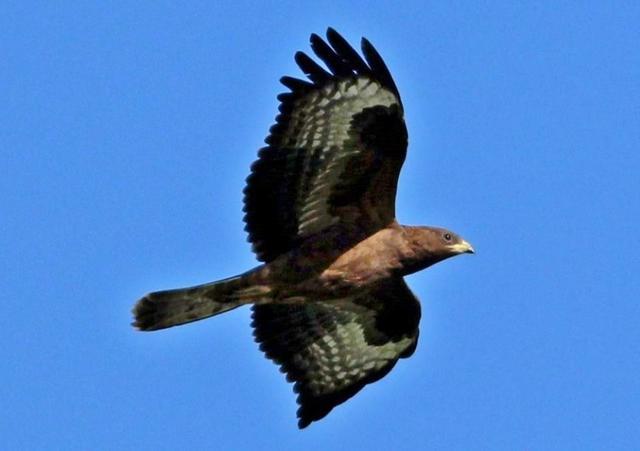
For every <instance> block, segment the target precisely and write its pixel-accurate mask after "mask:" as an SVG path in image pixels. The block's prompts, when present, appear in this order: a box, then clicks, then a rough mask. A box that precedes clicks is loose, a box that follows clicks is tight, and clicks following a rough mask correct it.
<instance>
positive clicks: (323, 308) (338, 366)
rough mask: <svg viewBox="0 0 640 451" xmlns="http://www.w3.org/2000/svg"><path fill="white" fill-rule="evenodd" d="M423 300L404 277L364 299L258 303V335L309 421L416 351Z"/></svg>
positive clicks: (301, 419) (255, 324)
mask: <svg viewBox="0 0 640 451" xmlns="http://www.w3.org/2000/svg"><path fill="white" fill-rule="evenodd" d="M419 321H420V304H419V303H418V300H417V299H416V298H415V296H414V295H413V293H411V290H409V288H408V287H407V285H406V283H405V282H404V280H402V279H397V280H393V281H390V282H388V283H387V284H386V285H385V286H384V287H380V288H379V289H378V290H376V291H375V292H372V293H369V294H368V295H365V296H361V297H359V298H353V299H351V298H349V299H336V300H333V301H323V302H313V301H312V300H310V301H309V302H301V303H296V304H264V305H254V306H253V323H252V325H253V327H254V336H255V338H256V341H257V342H258V343H260V349H261V350H262V351H264V352H265V354H266V356H267V357H268V358H269V359H271V360H273V361H274V362H275V363H277V364H278V365H281V371H283V372H285V373H286V374H287V380H288V381H289V382H294V383H295V385H294V391H295V392H296V393H298V404H299V405H300V408H299V409H298V419H299V421H298V426H299V427H300V428H304V427H306V426H308V425H309V424H310V423H311V422H312V421H316V420H319V419H321V418H323V417H324V416H325V415H327V414H328V413H329V412H330V411H331V409H333V408H334V407H335V406H337V405H338V404H341V403H343V402H345V401H346V400H347V399H349V398H350V397H352V396H353V395H355V394H356V393H357V392H358V391H360V390H361V389H362V388H363V387H364V386H365V385H367V384H370V383H372V382H375V381H377V380H379V379H380V378H382V377H384V376H385V375H386V374H387V373H388V372H389V371H391V369H392V368H393V366H394V365H395V364H396V362H397V361H398V359H399V358H402V357H409V356H410V355H411V354H413V351H414V350H415V348H416V344H417V340H418V323H419Z"/></svg>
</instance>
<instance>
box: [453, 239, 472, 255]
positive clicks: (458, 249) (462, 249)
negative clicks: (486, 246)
mask: <svg viewBox="0 0 640 451" xmlns="http://www.w3.org/2000/svg"><path fill="white" fill-rule="evenodd" d="M451 249H452V250H453V251H454V252H455V253H457V254H475V253H476V251H475V250H474V249H473V246H472V245H471V244H469V243H468V242H467V241H465V240H462V241H461V242H459V243H456V244H452V245H451Z"/></svg>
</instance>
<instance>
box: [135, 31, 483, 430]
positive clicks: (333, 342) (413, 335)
mask: <svg viewBox="0 0 640 451" xmlns="http://www.w3.org/2000/svg"><path fill="white" fill-rule="evenodd" d="M361 47H362V56H361V55H360V54H358V52H357V51H355V50H354V49H353V47H351V46H350V45H349V44H348V43H347V41H346V40H345V39H344V38H343V37H342V36H341V35H339V34H338V33H337V32H336V31H335V30H333V29H332V28H329V29H328V30H327V34H326V41H325V40H323V39H322V38H320V37H319V36H318V35H316V34H312V35H311V48H312V50H313V52H314V53H315V54H316V56H317V57H318V58H319V59H320V60H321V61H322V62H323V63H324V64H325V66H326V68H323V67H321V66H320V65H319V64H318V63H316V62H315V61H314V60H313V59H312V58H310V57H309V56H308V55H306V54H305V53H303V52H298V53H296V55H295V61H296V63H297V64H298V66H300V69H302V71H303V72H304V73H305V74H306V76H307V77H308V79H309V81H303V80H300V79H297V78H292V77H283V78H282V79H281V82H282V84H283V85H284V86H286V87H287V88H288V89H289V91H288V92H285V93H283V94H280V95H279V96H278V100H279V101H280V107H279V111H280V114H278V116H277V117H276V124H275V125H273V126H272V127H271V129H270V134H269V136H268V137H267V138H266V140H265V143H266V144H267V146H266V147H264V148H262V149H261V150H260V151H259V152H258V159H257V161H256V162H255V163H254V164H253V165H252V167H251V174H250V175H249V177H248V178H247V184H246V188H245V190H244V212H245V213H246V214H245V217H244V220H245V222H246V231H247V232H248V235H249V238H248V239H249V241H250V242H251V243H252V246H253V250H254V252H255V253H256V255H257V258H258V260H260V261H261V262H262V264H260V265H259V266H257V267H255V268H254V269H251V270H250V271H247V272H245V273H243V274H240V275H238V276H235V277H231V278H228V279H224V280H220V281H217V282H212V283H207V284H204V285H199V286H194V287H190V288H181V289H175V290H168V291H158V292H155V293H150V294H147V295H146V296H144V297H143V298H142V299H140V300H139V301H138V303H137V304H136V305H135V307H134V309H133V314H134V316H135V321H134V323H133V325H134V326H135V327H137V328H138V329H140V330H144V331H149V330H157V329H163V328H167V327H172V326H177V325H179V324H184V323H188V322H191V321H197V320H201V319H204V318H207V317H210V316H213V315H217V314H219V313H223V312H226V311H229V310H231V309H234V308H236V307H239V306H241V305H245V304H252V305H253V306H252V309H253V315H252V319H253V322H252V327H253V329H254V336H255V340H256V341H257V342H258V343H259V344H260V349H261V350H262V351H263V352H264V353H265V354H266V356H267V357H268V358H269V359H271V360H273V361H274V362H275V363H276V364H278V365H279V366H280V368H281V371H282V372H284V373H286V375H287V380H288V381H290V382H293V383H294V391H295V392H296V393H297V394H298V398H297V401H298V404H299V409H298V412H297V414H298V426H299V427H300V428H304V427H306V426H308V425H309V424H310V423H311V422H313V421H316V420H319V419H321V418H323V417H324V416H326V415H327V414H328V413H329V412H330V411H331V410H332V409H333V408H334V407H335V406H337V405H338V404H341V403H343V402H344V401H346V400H347V399H349V398H350V397H352V396H353V395H355V394H356V393H357V392H358V391H360V390H361V389H362V388H363V387H364V386H365V385H367V384H370V383H372V382H375V381H377V380H379V379H380V378H382V377H383V376H385V375H386V374H387V373H389V371H390V370H391V369H392V368H393V367H394V365H395V364H396V362H397V361H398V359H400V358H405V357H409V356H410V355H412V354H413V352H414V350H415V349H416V344H417V340H418V323H419V320H420V304H419V302H418V299H417V298H416V296H415V295H414V294H413V293H412V292H411V290H410V289H409V287H408V286H407V284H406V283H405V281H404V279H403V277H404V276H406V275H408V274H411V273H414V272H416V271H420V270H422V269H424V268H427V267H428V266H431V265H433V264H434V263H437V262H439V261H442V260H444V259H446V258H449V257H453V256H455V255H459V254H462V253H473V248H472V247H471V245H470V244H469V243H468V242H467V241H465V240H464V239H462V238H461V237H460V236H458V235H457V234H455V233H453V232H450V231H448V230H445V229H442V228H437V227H413V226H404V225H400V224H399V223H398V222H397V221H396V211H395V197H396V189H397V184H398V176H399V174H400V168H401V166H402V163H403V162H404V160H405V155H406V151H407V129H406V126H405V122H404V119H403V106H402V101H401V99H400V94H399V93H398V89H397V88H396V84H395V82H394V81H393V79H392V77H391V74H390V73H389V70H388V69H387V66H386V65H385V63H384V62H383V60H382V58H381V57H380V55H379V54H378V52H377V51H376V49H375V48H374V47H373V46H372V45H371V43H370V42H369V41H368V40H367V39H364V38H363V39H362V46H361Z"/></svg>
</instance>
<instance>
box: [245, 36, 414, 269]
mask: <svg viewBox="0 0 640 451" xmlns="http://www.w3.org/2000/svg"><path fill="white" fill-rule="evenodd" d="M327 41H328V44H327V43H326V42H324V41H323V40H322V39H321V38H320V37H318V36H317V35H315V34H313V35H311V48H312V49H313V51H314V52H315V54H316V55H317V56H318V58H320V59H321V60H322V61H323V62H324V63H325V64H326V66H327V68H328V69H329V71H326V70H325V69H323V68H321V67H320V66H319V65H318V64H316V63H315V62H314V61H313V60H312V59H311V58H310V57H308V56H307V55H306V54H304V53H302V52H298V53H296V56H295V59H296V62H297V63H298V65H299V66H300V68H301V69H302V70H303V71H304V72H305V73H306V74H307V76H308V77H309V79H310V80H311V82H306V81H302V80H298V79H295V78H291V77H283V78H282V79H281V82H282V83H283V84H284V85H285V86H287V87H288V88H289V89H290V90H291V91H290V92H287V93H284V94H280V95H279V96H278V99H279V100H280V101H281V104H280V107H279V110H280V114H279V115H278V116H277V117H276V124H275V125H274V126H273V127H271V130H270V133H271V134H270V135H269V136H268V137H267V139H266V140H265V142H266V143H267V144H268V146H267V147H264V148H262V149H261V150H260V152H259V153H258V156H259V158H258V160H257V161H256V162H255V163H254V164H253V166H252V173H251V175H249V177H248V178H247V186H246V188H245V191H244V193H245V198H244V201H245V207H244V210H245V212H246V215H245V222H246V224H247V225H246V230H247V231H248V232H249V241H251V242H252V243H253V249H254V251H255V252H256V254H257V256H258V259H260V260H262V261H266V262H268V261H271V260H273V259H274V258H276V257H277V256H278V255H280V254H282V253H284V252H286V251H288V250H290V249H292V248H293V247H295V246H296V243H298V242H300V240H302V239H304V238H306V237H308V236H311V235H313V234H315V233H318V232H320V231H322V230H324V229H325V228H327V227H329V226H332V225H335V224H340V223H344V224H345V225H348V226H351V227H358V228H360V229H362V230H365V231H367V232H374V231H376V230H379V229H380V228H383V227H385V226H386V225H388V224H389V223H390V222H392V221H393V220H394V219H395V195H396V187H397V182H398V175H399V173H400V168H401V166H402V163H403V162H404V159H405V155H406V148H407V130H406V127H405V124H404V119H403V110H402V102H401V101H400V95H399V94H398V90H397V88H396V85H395V83H394V81H393V79H392V78H391V74H390V73H389V71H388V69H387V67H386V66H385V64H384V62H383V60H382V58H381V57H380V55H379V54H378V52H377V51H376V50H375V49H374V47H373V46H372V45H371V44H370V43H369V41H367V40H366V39H363V40H362V53H363V55H364V59H363V58H362V57H360V55H358V53H357V52H356V51H355V50H354V49H353V48H352V47H351V46H350V45H349V44H348V43H347V42H346V41H345V40H344V38H342V36H340V35H339V34H338V33H337V32H336V31H335V30H333V29H331V28H329V29H328V31H327Z"/></svg>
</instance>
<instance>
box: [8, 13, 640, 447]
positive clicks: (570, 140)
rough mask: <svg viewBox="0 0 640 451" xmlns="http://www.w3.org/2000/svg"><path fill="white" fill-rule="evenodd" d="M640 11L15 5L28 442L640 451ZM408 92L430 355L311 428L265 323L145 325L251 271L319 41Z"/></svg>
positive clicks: (15, 318) (22, 417) (403, 186)
mask: <svg viewBox="0 0 640 451" xmlns="http://www.w3.org/2000/svg"><path fill="white" fill-rule="evenodd" d="M638 24H640V3H638V2H632V1H629V2H623V1H618V2H589V1H586V2H519V4H518V5H516V2H506V1H505V2H412V1H407V2H402V3H401V4H397V3H391V2H371V1H366V2H361V1H349V2H275V3H272V4H269V5H266V4H264V5H262V4H259V3H258V2H243V1H234V2H225V3H219V2H218V3H217V2H189V3H188V5H184V4H182V3H178V2H164V1H153V2H144V1H139V2H120V1H115V2H109V3H103V2H75V1H67V2H29V1H20V2H17V1H16V2H14V1H5V2H3V5H2V7H1V14H0V30H2V31H0V59H1V61H0V87H1V88H0V170H1V171H2V174H3V175H2V177H0V287H1V293H2V294H1V295H0V341H1V342H2V346H0V381H1V384H0V437H2V445H1V446H0V447H2V448H4V447H6V449H78V450H87V449H136V450H140V449H154V450H158V449H167V450H174V449H220V450H223V449H229V450H230V449H261V450H282V449H296V450H327V449H337V450H339V449H349V450H352V449H367V450H389V449H394V450H403V449H460V450H469V449H491V450H496V449H508V450H514V449H522V450H524V449H527V450H539V449H562V450H571V449H580V450H584V449H638V447H639V446H640V428H639V427H638V424H639V423H640V378H639V377H638V374H639V373H640V282H639V278H638V271H639V270H640V239H639V238H638V227H637V224H638V218H639V217H640V180H639V178H640V174H639V169H640V156H639V148H640V51H639V47H638V46H639V43H640V26H638ZM329 25H331V26H333V27H335V28H336V29H337V30H338V31H339V32H341V33H342V34H343V35H344V36H345V37H346V38H347V39H348V40H349V41H350V42H352V43H353V44H354V45H356V46H357V45H358V41H359V39H360V37H361V36H366V37H368V38H369V39H370V40H371V41H372V42H373V43H374V45H375V46H376V47H377V49H378V50H379V51H380V53H381V54H382V55H383V57H384V58H385V60H386V62H387V64H388V66H389V67H390V69H391V72H392V73H393V75H394V77H395V80H396V83H397V85H398V87H399V89H400V92H401V94H402V97H403V100H404V105H405V109H406V120H407V124H408V128H409V134H410V147H409V154H408V159H407V161H406V164H405V167H404V170H403V173H402V176H401V179H400V188H399V194H398V200H397V203H398V207H397V211H398V217H399V220H400V221H401V222H403V223H406V224H431V225H442V226H446V227H448V228H450V229H452V230H454V231H456V232H458V233H460V234H461V235H463V236H464V237H465V238H467V239H468V240H469V241H470V242H471V243H472V244H473V245H474V246H475V248H476V250H477V255H475V256H461V257H458V258H455V259H452V260H449V261H446V262H444V263H441V264H439V265H437V266H435V267H433V268H431V269H429V270H427V271H424V272H421V273H418V274H415V275H413V276H411V277H409V284H410V285H411V287H412V289H413V290H414V291H415V293H416V294H417V295H418V296H419V298H420V299H421V301H422V309H423V318H422V322H421V336H420V342H419V345H418V349H417V352H416V353H415V354H414V356H413V357H412V358H411V359H408V360H403V361H401V362H399V363H398V365H397V366H396V368H395V369H394V370H393V371H392V373H391V374H390V375H389V376H387V377H386V378H385V379H383V380H381V381H380V382H378V383H376V384H374V385H371V386H369V387H367V388H365V389H364V390H363V391H362V392H361V393H360V394H358V395H357V396H356V397H355V398H353V399H352V400H350V401H348V402H347V403H346V404H344V405H342V406H339V407H337V408H336V409H335V410H334V411H333V412H332V413H331V414H330V415H329V416H328V417H327V418H325V419H324V420H322V421H321V422H319V423H315V424H313V425H311V426H310V427H309V428H308V429H307V430H304V431H302V432H301V431H299V430H298V429H297V428H296V421H295V410H296V406H295V396H294V395H293V393H292V392H291V386H290V385H289V384H287V383H285V381H284V378H283V376H282V375H281V374H280V373H279V372H278V371H277V367H276V366H275V365H273V364H272V363H271V362H269V361H268V360H266V359H265V358H264V357H263V356H262V354H261V353H260V352H259V351H258V349H257V346H256V345H255V343H253V340H252V337H251V330H250V327H249V323H250V319H249V314H250V312H249V310H248V309H247V308H243V309H237V310H235V311H233V312H231V313H229V314H226V315H223V316H220V317H217V318H213V319H210V320H207V321H202V322H199V323H194V324H191V325H188V326H184V327H180V328H173V329H169V330H165V331H160V332H156V333H141V332H135V331H134V330H133V329H132V328H131V327H130V325H129V323H130V321H131V317H130V309H131V307H132V305H133V304H134V302H135V301H136V300H137V299H138V298H139V297H141V296H142V295H143V294H144V293H146V292H148V291H153V290H159V289H166V288H173V287H179V286H187V285H193V284H197V283H202V282H207V281H211V280H214V279H220V278H224V277H227V276H230V275H234V274H237V273H240V272H242V271H244V270H247V269H249V268H251V267H253V266H254V265H255V264H256V261H255V259H254V257H253V255H252V253H251V251H250V246H249V245H248V244H247V243H246V235H245V232H244V231H243V223H242V212H241V208H242V188H243V186H244V179H245V177H246V175H247V174H248V168H249V165H250V164H251V162H252V161H253V160H254V158H255V155H256V152H257V149H258V148H260V147H261V146H262V141H263V139H264V137H265V136H266V134H267V130H268V128H269V126H270V125H271V124H272V123H273V118H274V117H275V114H276V112H277V111H276V108H277V102H276V98H275V97H276V95H277V94H278V93H280V92H283V91H284V88H283V87H282V86H280V85H279V83H278V79H279V77H280V76H282V75H285V74H289V75H299V74H300V72H299V70H298V69H297V67H296V66H295V64H294V61H293V54H294V52H295V51H297V50H307V49H308V38H309V34H310V33H312V32H316V33H324V31H325V29H326V27H327V26H329Z"/></svg>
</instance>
